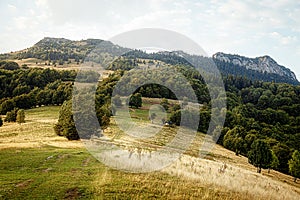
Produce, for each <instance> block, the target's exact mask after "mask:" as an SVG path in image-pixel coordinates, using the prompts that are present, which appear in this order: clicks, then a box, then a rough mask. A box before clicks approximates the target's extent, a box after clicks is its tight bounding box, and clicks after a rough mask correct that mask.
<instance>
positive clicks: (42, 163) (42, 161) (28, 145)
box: [0, 107, 300, 199]
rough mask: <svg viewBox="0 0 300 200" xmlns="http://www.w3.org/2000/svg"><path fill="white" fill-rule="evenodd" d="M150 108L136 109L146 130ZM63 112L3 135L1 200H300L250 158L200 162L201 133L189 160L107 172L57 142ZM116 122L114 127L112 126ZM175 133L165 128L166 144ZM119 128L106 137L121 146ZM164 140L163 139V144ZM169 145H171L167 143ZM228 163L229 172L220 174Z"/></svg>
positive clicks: (76, 148)
mask: <svg viewBox="0 0 300 200" xmlns="http://www.w3.org/2000/svg"><path fill="white" fill-rule="evenodd" d="M146 110H147V109H141V110H132V111H131V112H133V113H135V114H136V117H137V118H142V120H140V121H141V122H140V123H146V122H147V121H149V120H148V119H147V117H146V116H147V112H146ZM58 111H59V107H40V108H35V109H31V110H27V111H26V123H25V124H22V125H19V124H16V123H4V126H3V127H1V128H0V199H149V198H152V199H154V198H158V199H299V197H300V187H299V185H300V184H299V183H293V181H292V180H293V179H292V177H290V176H287V175H284V174H281V173H279V172H275V171H272V172H271V173H270V174H268V173H267V172H266V171H263V174H257V173H255V168H254V167H253V166H251V165H249V164H248V162H247V158H245V157H242V156H235V154H234V153H233V152H231V151H228V150H226V149H224V148H222V147H221V146H218V145H217V146H215V148H214V150H213V151H212V152H211V153H209V154H208V155H207V156H206V158H205V159H199V158H197V155H198V153H199V151H198V149H199V146H200V145H201V141H202V139H203V137H204V136H203V135H202V134H198V135H197V137H196V139H195V141H194V143H193V144H192V146H191V147H190V148H189V149H188V150H187V152H186V155H184V156H182V157H181V159H180V160H178V161H177V162H175V163H173V164H172V165H170V166H169V167H167V168H165V169H164V170H162V171H159V172H152V173H135V174H132V173H126V172H122V171H117V170H113V169H110V168H108V167H106V166H105V165H104V164H102V163H100V162H99V161H97V160H96V159H95V158H94V157H92V156H91V155H90V154H89V153H88V151H87V150H86V149H85V148H84V146H83V145H82V143H81V142H80V141H67V140H66V139H65V138H62V137H57V136H56V135H55V133H54V131H53V125H54V123H55V122H56V121H57V118H58ZM112 121H114V120H112ZM174 131H176V130H175V129H172V128H163V129H162V131H161V133H162V136H161V139H164V137H167V136H168V137H170V135H172V134H174ZM120 132H121V131H120V130H118V127H117V126H116V125H115V124H114V122H113V124H112V126H111V127H110V128H109V129H108V130H107V131H105V134H108V135H109V136H112V137H113V136H114V135H117V134H118V138H119V139H122V138H123V139H124V138H125V135H123V134H121V133H120ZM156 140H157V141H160V139H159V138H158V139H157V138H156ZM162 144H163V143H162ZM223 162H226V164H227V166H228V168H227V170H226V171H225V172H224V173H218V168H219V167H220V166H222V164H223Z"/></svg>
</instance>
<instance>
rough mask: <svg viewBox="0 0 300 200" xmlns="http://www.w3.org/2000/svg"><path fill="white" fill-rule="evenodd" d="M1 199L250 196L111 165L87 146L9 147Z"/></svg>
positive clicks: (0, 161)
mask: <svg viewBox="0 0 300 200" xmlns="http://www.w3.org/2000/svg"><path fill="white" fill-rule="evenodd" d="M0 182H1V187H0V199H132V198H134V199H146V198H161V199H187V198H195V199H218V198H222V199H247V198H241V195H240V194H238V193H236V192H230V191H225V190H222V189H221V188H213V187H212V188H207V187H204V185H203V184H201V183H200V182H197V181H191V180H185V179H182V178H180V177H176V176H171V175H168V174H167V173H162V172H155V173H147V174H131V173H125V172H121V171H117V170H113V169H109V168H107V167H106V166H104V165H103V164H101V163H100V162H98V161H97V160H95V159H94V158H93V157H92V156H91V155H90V154H89V153H88V152H86V151H85V150H83V149H60V148H53V147H43V148H39V149H36V148H35V149H33V148H26V149H15V148H13V149H5V150H1V154H0Z"/></svg>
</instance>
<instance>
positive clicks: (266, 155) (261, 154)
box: [248, 139, 272, 173]
mask: <svg viewBox="0 0 300 200" xmlns="http://www.w3.org/2000/svg"><path fill="white" fill-rule="evenodd" d="M248 162H249V163H250V164H252V165H254V166H255V167H257V173H261V169H262V168H263V169H267V168H268V167H269V166H270V164H271V162H272V151H271V149H270V147H269V145H268V143H266V142H265V141H264V140H261V139H258V140H255V141H254V142H253V143H252V145H251V150H250V151H249V152H248Z"/></svg>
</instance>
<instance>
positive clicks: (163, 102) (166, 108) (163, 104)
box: [160, 98, 170, 111]
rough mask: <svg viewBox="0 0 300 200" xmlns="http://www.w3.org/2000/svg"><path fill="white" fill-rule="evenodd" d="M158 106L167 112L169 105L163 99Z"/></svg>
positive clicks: (166, 100)
mask: <svg viewBox="0 0 300 200" xmlns="http://www.w3.org/2000/svg"><path fill="white" fill-rule="evenodd" d="M160 105H161V106H162V107H163V108H164V109H165V110H166V111H168V110H169V106H170V104H169V101H168V99H166V98H163V99H162V100H161V102H160Z"/></svg>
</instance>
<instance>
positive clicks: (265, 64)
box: [213, 52, 298, 82]
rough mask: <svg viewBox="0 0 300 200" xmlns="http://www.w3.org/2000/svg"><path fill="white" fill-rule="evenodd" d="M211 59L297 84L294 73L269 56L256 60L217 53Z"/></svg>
mask: <svg viewBox="0 0 300 200" xmlns="http://www.w3.org/2000/svg"><path fill="white" fill-rule="evenodd" d="M213 59H215V60H219V61H222V62H226V63H230V64H233V65H238V66H240V67H244V68H246V69H247V70H254V71H257V72H260V73H268V74H277V75H279V76H282V77H286V78H288V79H290V80H292V81H295V82H298V80H297V78H296V75H295V74H294V72H292V71H291V70H290V69H288V68H286V67H284V66H282V65H279V64H278V63H277V62H276V61H275V60H274V59H273V58H271V57H270V56H269V55H264V56H260V57H256V58H248V57H245V56H240V55H236V54H226V53H223V52H218V53H216V54H214V55H213Z"/></svg>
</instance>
